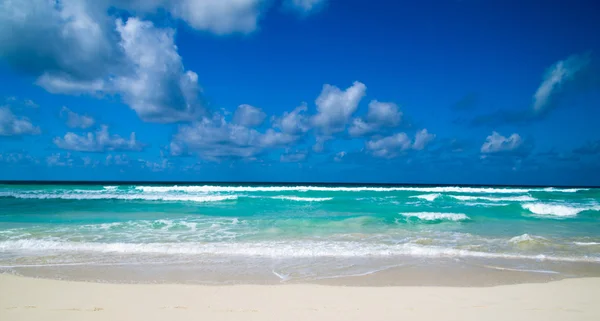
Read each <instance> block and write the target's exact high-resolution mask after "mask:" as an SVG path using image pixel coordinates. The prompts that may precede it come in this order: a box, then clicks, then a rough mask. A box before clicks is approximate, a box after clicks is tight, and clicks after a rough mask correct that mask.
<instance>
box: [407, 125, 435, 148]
mask: <svg viewBox="0 0 600 321" xmlns="http://www.w3.org/2000/svg"><path fill="white" fill-rule="evenodd" d="M434 139H435V134H430V133H429V132H427V129H423V130H421V131H418V132H417V134H416V135H415V142H414V143H413V146H412V148H413V149H415V150H422V149H424V148H425V146H427V144H429V143H430V142H431V141H432V140H434Z"/></svg>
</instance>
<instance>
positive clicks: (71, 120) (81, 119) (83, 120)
mask: <svg viewBox="0 0 600 321" xmlns="http://www.w3.org/2000/svg"><path fill="white" fill-rule="evenodd" d="M60 114H61V115H66V117H67V126H69V127H71V128H82V129H85V128H88V127H92V126H93V125H94V123H95V122H96V121H95V120H94V118H92V117H90V116H87V115H79V114H77V113H75V112H73V111H71V110H70V109H69V108H67V107H64V106H63V108H62V109H61V110H60Z"/></svg>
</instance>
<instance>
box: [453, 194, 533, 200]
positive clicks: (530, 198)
mask: <svg viewBox="0 0 600 321" xmlns="http://www.w3.org/2000/svg"><path fill="white" fill-rule="evenodd" d="M448 196H450V197H452V198H454V199H457V200H459V201H490V202H533V201H537V198H533V197H531V196H529V195H523V196H511V197H490V196H467V195H448Z"/></svg>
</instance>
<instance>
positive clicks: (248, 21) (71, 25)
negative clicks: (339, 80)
mask: <svg viewBox="0 0 600 321" xmlns="http://www.w3.org/2000/svg"><path fill="white" fill-rule="evenodd" d="M319 2H321V1H319ZM273 3H275V2H274V1H268V0H97V1H96V0H60V1H54V0H53V1H48V0H45V1H40V0H20V1H16V0H0V58H2V59H3V60H5V61H7V62H8V63H9V64H10V65H11V66H13V67H15V68H16V69H17V70H20V71H23V72H25V73H28V74H30V75H32V76H34V77H37V80H36V83H37V84H38V85H39V86H41V87H43V88H44V89H46V90H47V91H49V92H51V93H62V94H70V95H79V94H88V95H92V96H94V97H98V98H101V97H105V96H115V97H117V98H120V99H122V100H123V101H124V102H125V103H126V104H127V105H129V106H130V107H131V108H132V109H133V110H135V111H136V112H137V114H138V115H139V116H140V118H141V119H143V120H145V121H150V122H160V123H167V122H179V121H194V120H198V119H199V118H201V117H202V116H206V115H205V114H204V112H205V109H204V106H203V104H202V103H201V102H202V97H201V88H200V85H199V84H198V75H197V73H196V72H194V71H192V70H186V69H185V68H184V66H183V63H182V58H181V57H180V55H179V53H178V48H177V46H176V45H175V39H174V36H175V31H174V30H173V29H171V28H168V27H160V26H158V25H154V24H153V23H152V22H151V21H149V20H148V21H145V20H144V19H155V18H156V17H157V16H160V17H167V18H174V19H180V20H182V21H185V22H186V23H187V24H188V25H189V26H190V27H192V28H194V29H197V30H204V31H209V32H212V33H215V34H231V33H250V32H253V31H254V30H256V29H257V25H258V21H259V20H260V18H261V15H262V13H264V12H266V11H267V10H268V8H269V7H270V6H271V5H273ZM293 3H294V4H295V5H297V6H299V7H300V8H303V9H304V10H307V11H312V10H314V8H316V7H318V4H317V1H315V0H311V1H308V0H303V1H297V0H296V1H293ZM121 17H128V19H127V20H126V21H124V20H122V19H123V18H121ZM163 25H165V24H162V23H161V26H163ZM166 25H170V24H168V23H167V24H166ZM171 25H172V24H171Z"/></svg>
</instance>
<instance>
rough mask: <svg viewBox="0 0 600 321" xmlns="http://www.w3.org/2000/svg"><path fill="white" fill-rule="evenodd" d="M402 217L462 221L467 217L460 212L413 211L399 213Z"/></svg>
mask: <svg viewBox="0 0 600 321" xmlns="http://www.w3.org/2000/svg"><path fill="white" fill-rule="evenodd" d="M400 215H402V216H404V217H416V218H418V219H420V220H423V221H464V220H468V219H469V217H468V216H467V215H465V214H462V213H437V212H415V213H400Z"/></svg>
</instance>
